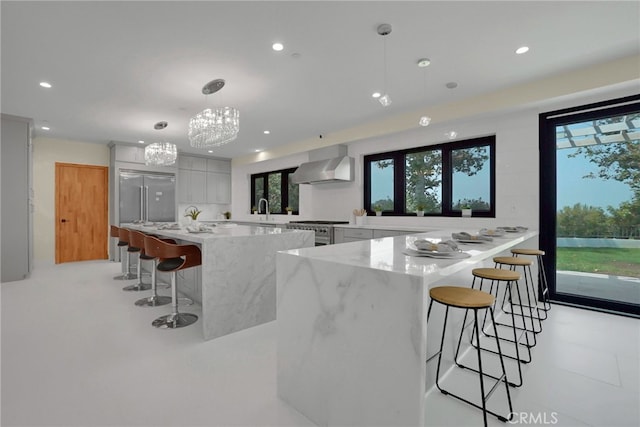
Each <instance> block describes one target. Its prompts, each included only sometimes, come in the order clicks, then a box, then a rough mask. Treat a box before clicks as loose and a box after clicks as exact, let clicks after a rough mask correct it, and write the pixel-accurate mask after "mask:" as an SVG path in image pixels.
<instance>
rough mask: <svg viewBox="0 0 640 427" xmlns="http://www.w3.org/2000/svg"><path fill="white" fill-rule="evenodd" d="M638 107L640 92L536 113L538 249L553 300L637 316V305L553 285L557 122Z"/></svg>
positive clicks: (582, 118)
mask: <svg viewBox="0 0 640 427" xmlns="http://www.w3.org/2000/svg"><path fill="white" fill-rule="evenodd" d="M638 110H640V94H639V95H632V96H627V97H624V98H618V99H613V100H609V101H603V102H598V103H594V104H588V105H582V106H578V107H572V108H567V109H563V110H556V111H550V112H546V113H542V114H540V115H539V122H538V125H539V135H538V136H539V150H540V183H539V184H540V185H539V188H540V211H539V215H540V249H541V250H543V251H545V256H544V257H543V262H544V268H545V272H546V275H547V284H548V286H549V294H550V295H549V297H550V298H551V300H552V301H554V302H560V303H566V304H572V305H579V306H583V307H585V308H591V309H596V310H606V311H613V312H617V313H620V314H628V315H632V316H634V317H637V316H638V315H637V311H638V306H637V305H635V304H629V303H624V302H621V301H612V300H604V299H599V298H592V297H587V296H580V295H574V294H565V293H558V292H557V288H556V256H557V255H556V244H557V241H556V237H557V236H556V215H557V200H556V197H557V175H556V172H557V163H556V151H557V148H556V126H561V125H563V124H568V123H575V122H577V121H587V120H593V119H597V118H601V117H603V116H619V115H623V114H626V113H631V112H635V111H638Z"/></svg>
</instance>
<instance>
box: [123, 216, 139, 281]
mask: <svg viewBox="0 0 640 427" xmlns="http://www.w3.org/2000/svg"><path fill="white" fill-rule="evenodd" d="M119 235H120V241H121V242H124V243H126V244H127V256H126V257H125V258H124V269H125V271H126V273H125V274H124V275H123V278H122V280H132V279H136V274H135V273H131V255H133V254H138V255H139V254H140V248H136V247H135V246H132V245H131V242H130V237H129V229H128V228H123V227H121V228H120V232H119ZM123 289H124V288H123ZM125 290H126V289H125Z"/></svg>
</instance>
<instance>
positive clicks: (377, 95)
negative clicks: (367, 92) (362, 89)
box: [371, 92, 382, 98]
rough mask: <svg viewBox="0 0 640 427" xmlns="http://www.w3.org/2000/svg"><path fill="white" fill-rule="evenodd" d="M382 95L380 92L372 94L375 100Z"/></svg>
mask: <svg viewBox="0 0 640 427" xmlns="http://www.w3.org/2000/svg"><path fill="white" fill-rule="evenodd" d="M381 95H382V94H381V93H380V92H373V93H372V94H371V96H372V97H373V98H380V96H381Z"/></svg>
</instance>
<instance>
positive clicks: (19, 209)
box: [0, 114, 33, 282]
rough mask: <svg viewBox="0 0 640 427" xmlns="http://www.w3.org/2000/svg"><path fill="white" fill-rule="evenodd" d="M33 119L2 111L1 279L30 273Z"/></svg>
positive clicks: (16, 277) (8, 280)
mask: <svg viewBox="0 0 640 427" xmlns="http://www.w3.org/2000/svg"><path fill="white" fill-rule="evenodd" d="M31 125H32V123H31V120H29V119H25V118H22V117H14V116H8V115H5V114H3V115H2V125H1V126H0V129H1V130H2V135H1V139H2V144H1V145H0V152H1V154H0V158H1V159H2V164H1V167H0V175H1V179H0V182H2V189H1V193H0V194H2V219H3V220H2V223H1V224H0V225H1V234H2V252H0V254H1V256H0V271H1V280H0V281H1V282H11V281H14V280H22V279H24V278H26V277H28V276H29V274H30V273H31V265H32V262H31V259H32V254H33V232H32V230H33V225H32V221H33V219H32V218H33V205H32V203H33V200H32V198H33V188H32V176H31V170H32V157H31Z"/></svg>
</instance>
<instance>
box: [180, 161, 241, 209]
mask: <svg viewBox="0 0 640 427" xmlns="http://www.w3.org/2000/svg"><path fill="white" fill-rule="evenodd" d="M178 165H179V167H180V169H179V171H178V200H179V201H180V203H218V204H229V203H231V162H230V161H228V160H219V159H205V158H203V157H191V156H180V157H179V159H178Z"/></svg>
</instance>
